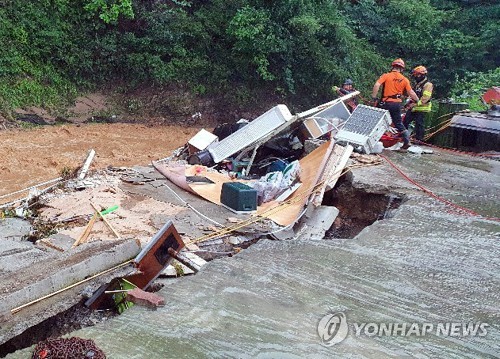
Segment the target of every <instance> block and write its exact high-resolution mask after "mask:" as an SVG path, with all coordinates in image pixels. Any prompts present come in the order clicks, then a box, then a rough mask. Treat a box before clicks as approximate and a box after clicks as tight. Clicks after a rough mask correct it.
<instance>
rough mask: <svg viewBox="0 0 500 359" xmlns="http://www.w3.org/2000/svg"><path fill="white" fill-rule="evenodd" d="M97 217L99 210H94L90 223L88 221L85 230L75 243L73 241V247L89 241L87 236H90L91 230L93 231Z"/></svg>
mask: <svg viewBox="0 0 500 359" xmlns="http://www.w3.org/2000/svg"><path fill="white" fill-rule="evenodd" d="M97 218H98V215H97V212H94V215H93V216H92V218H91V219H90V221H89V223H87V226H86V227H85V230H84V231H83V233H82V234H81V235H80V237H79V238H78V239H77V240H76V241H75V243H73V245H72V246H71V248H74V247H76V246H78V245H80V244H81V243H84V242H86V241H87V238H88V237H89V234H90V231H92V227H93V226H94V223H95V221H96V220H97Z"/></svg>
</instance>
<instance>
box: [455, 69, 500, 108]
mask: <svg viewBox="0 0 500 359" xmlns="http://www.w3.org/2000/svg"><path fill="white" fill-rule="evenodd" d="M499 84H500V68H498V67H497V68H496V69H495V70H493V71H489V72H472V73H469V74H467V76H466V77H465V78H464V79H461V80H458V81H457V82H456V83H455V85H454V86H453V88H452V89H451V95H452V96H453V97H454V98H455V100H458V101H460V102H467V103H468V104H469V108H470V109H471V110H474V111H482V110H486V109H487V108H488V106H487V105H485V104H484V103H483V102H482V101H481V96H482V95H483V94H484V93H485V92H486V90H487V89H488V88H490V87H492V86H498V85H499Z"/></svg>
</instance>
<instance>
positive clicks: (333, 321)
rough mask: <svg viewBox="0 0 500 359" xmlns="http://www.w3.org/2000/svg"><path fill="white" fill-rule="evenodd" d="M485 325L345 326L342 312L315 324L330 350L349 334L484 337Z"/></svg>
mask: <svg viewBox="0 0 500 359" xmlns="http://www.w3.org/2000/svg"><path fill="white" fill-rule="evenodd" d="M489 326H490V325H489V324H488V323H483V322H476V323H472V322H469V323H460V322H441V323H348V322H347V317H346V315H345V313H344V312H337V313H329V314H326V315H325V316H324V317H323V318H321V319H320V321H319V323H318V328H317V329H318V335H319V337H320V339H321V344H323V345H324V346H327V347H330V346H332V345H335V344H338V343H340V342H342V341H343V340H344V339H345V338H346V337H347V335H348V334H349V331H350V330H349V329H350V328H352V330H351V333H352V335H354V336H355V337H360V336H367V337H375V336H379V337H382V336H387V337H410V336H416V337H423V336H426V335H436V336H442V337H473V336H479V337H484V336H485V335H486V334H488V330H487V328H488V327H489Z"/></svg>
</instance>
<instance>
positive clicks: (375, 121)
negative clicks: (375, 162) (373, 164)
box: [335, 105, 392, 153]
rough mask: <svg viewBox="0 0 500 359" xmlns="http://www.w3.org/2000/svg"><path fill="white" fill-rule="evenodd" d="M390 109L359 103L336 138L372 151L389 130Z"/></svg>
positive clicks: (366, 150) (340, 141)
mask: <svg viewBox="0 0 500 359" xmlns="http://www.w3.org/2000/svg"><path fill="white" fill-rule="evenodd" d="M391 122H392V120H391V116H390V115H389V111H387V110H383V109H380V108H376V107H371V106H366V105H358V106H357V107H356V109H355V110H354V111H353V113H352V114H351V116H350V117H349V119H348V120H347V121H346V123H345V124H344V126H343V127H342V129H341V130H340V131H339V133H338V134H337V136H336V137H335V139H336V140H337V141H338V142H339V143H345V144H350V145H352V146H353V147H354V148H358V149H360V150H362V151H363V152H365V153H371V152H372V151H373V149H374V147H375V144H376V143H377V142H378V141H379V140H380V137H382V135H383V134H384V132H386V131H387V130H389V126H390V124H391Z"/></svg>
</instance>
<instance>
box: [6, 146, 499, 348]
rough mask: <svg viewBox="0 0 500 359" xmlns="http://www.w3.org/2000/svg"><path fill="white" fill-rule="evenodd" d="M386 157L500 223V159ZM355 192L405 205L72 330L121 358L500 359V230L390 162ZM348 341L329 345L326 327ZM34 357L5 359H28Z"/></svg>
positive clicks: (359, 172)
mask: <svg viewBox="0 0 500 359" xmlns="http://www.w3.org/2000/svg"><path fill="white" fill-rule="evenodd" d="M388 156H389V157H390V158H391V159H392V160H393V161H394V162H395V163H396V164H398V166H401V168H402V169H403V170H404V171H405V172H406V173H407V174H408V175H409V176H410V177H411V178H413V179H415V180H417V181H419V182H420V183H421V184H422V185H424V186H426V187H428V188H429V189H431V190H432V191H435V192H436V193H437V194H439V195H441V196H444V197H446V198H447V199H449V200H452V201H453V202H455V203H457V204H460V205H463V206H466V207H468V208H470V209H472V210H475V211H477V212H479V213H481V214H484V215H486V216H495V217H499V216H500V213H499V208H498V195H497V194H498V193H500V191H499V186H500V181H499V179H500V176H499V174H500V163H498V162H494V161H488V160H482V159H478V158H472V157H459V156H455V155H448V154H446V153H436V154H434V155H426V156H415V155H410V154H399V153H390V154H388ZM353 186H355V187H358V188H365V189H367V190H369V191H372V192H379V193H387V192H391V191H392V192H395V193H398V194H399V195H404V196H405V197H406V201H405V202H404V203H403V204H402V205H401V206H400V207H399V209H398V210H396V211H395V212H394V213H393V214H392V216H390V217H391V218H388V219H384V220H381V221H377V222H375V223H374V224H373V225H371V226H370V227H367V228H365V229H364V230H363V231H362V232H361V233H360V234H359V235H357V236H356V237H355V238H353V239H345V240H340V239H338V240H329V241H305V240H296V241H269V240H261V241H260V242H259V243H257V244H255V245H253V246H252V247H250V248H249V249H247V250H244V251H243V252H241V253H240V254H238V255H236V256H234V257H232V258H223V259H217V260H214V261H212V262H210V263H209V264H208V265H207V266H206V267H204V268H203V269H202V270H201V271H200V272H199V273H198V274H197V275H195V276H190V277H185V278H178V279H173V280H168V281H166V283H167V285H166V286H165V287H164V288H163V289H162V290H161V291H160V292H158V294H160V295H162V296H164V297H165V300H166V303H167V304H166V306H165V307H163V308H159V309H158V310H156V311H150V310H148V309H144V308H140V307H137V306H135V307H133V308H132V309H129V310H128V311H127V312H125V313H124V314H122V315H121V316H119V317H116V318H113V319H112V320H109V321H107V322H105V323H101V324H98V325H97V326H95V327H91V328H86V329H83V330H79V331H76V332H73V333H71V336H80V337H84V338H91V339H94V340H95V341H96V343H97V345H98V346H99V347H101V348H102V349H103V350H104V351H105V352H106V353H107V355H108V357H110V358H146V357H149V358H179V357H180V358H202V357H208V358H219V357H234V358H236V357H237V358H303V357H308V358H331V357H342V358H495V357H498V356H499V355H500V344H499V343H500V244H499V242H498V240H499V237H500V235H499V229H500V226H499V223H498V222H497V221H492V220H486V219H484V218H480V217H474V216H469V215H464V214H459V213H457V212H456V211H455V210H453V209H452V208H451V207H449V206H446V205H444V204H442V203H440V202H437V201H436V200H435V199H432V198H430V197H429V196H427V195H425V194H424V193H422V192H421V191H418V190H416V189H415V187H414V186H413V185H411V184H409V182H407V181H406V180H404V179H403V178H402V177H400V176H399V175H398V174H397V173H396V172H395V171H394V170H393V169H392V168H390V167H389V166H388V165H386V164H384V165H381V166H375V167H366V168H362V169H355V170H354V171H353ZM329 312H343V313H345V315H346V317H347V322H348V324H349V335H348V336H347V338H346V339H345V340H344V341H342V342H341V343H339V344H336V345H334V346H331V347H325V346H323V345H322V344H321V340H320V337H319V336H318V334H317V326H318V322H319V321H320V319H321V318H322V317H323V316H325V315H326V314H328V313H329ZM454 322H456V323H469V322H474V323H476V322H485V323H487V324H488V325H489V327H487V335H486V336H464V337H462V336H457V337H452V336H437V335H436V334H435V333H428V334H427V335H425V336H416V335H413V336H409V337H401V336H378V335H376V336H373V337H370V336H367V335H361V336H356V334H355V330H354V329H355V328H354V323H420V324H422V323H431V324H433V325H434V326H437V325H438V324H439V323H454ZM28 352H29V350H24V351H21V352H17V353H15V354H12V355H10V356H8V358H24V357H26V356H27V353H28Z"/></svg>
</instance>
